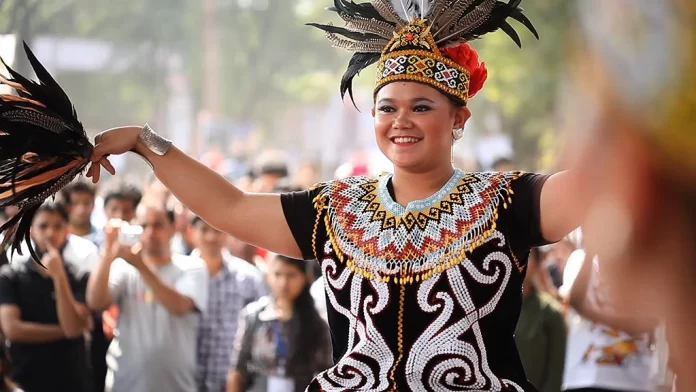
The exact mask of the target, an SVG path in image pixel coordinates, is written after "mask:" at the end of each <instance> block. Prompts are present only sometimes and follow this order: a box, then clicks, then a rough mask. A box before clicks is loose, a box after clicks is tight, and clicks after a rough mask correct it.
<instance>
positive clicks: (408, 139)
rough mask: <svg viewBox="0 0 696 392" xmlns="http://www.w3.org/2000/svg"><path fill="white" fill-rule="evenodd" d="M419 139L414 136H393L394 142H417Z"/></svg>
mask: <svg viewBox="0 0 696 392" xmlns="http://www.w3.org/2000/svg"><path fill="white" fill-rule="evenodd" d="M419 141H420V139H418V138H415V137H395V138H394V143H398V144H405V143H418V142H419Z"/></svg>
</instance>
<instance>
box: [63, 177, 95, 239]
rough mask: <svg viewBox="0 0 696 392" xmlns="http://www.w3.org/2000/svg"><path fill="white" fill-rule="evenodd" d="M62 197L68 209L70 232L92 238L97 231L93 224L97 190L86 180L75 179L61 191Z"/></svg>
mask: <svg viewBox="0 0 696 392" xmlns="http://www.w3.org/2000/svg"><path fill="white" fill-rule="evenodd" d="M60 194H61V197H62V199H63V202H64V203H65V207H66V208H67V209H68V223H69V224H70V232H71V233H72V234H75V235H77V236H80V237H84V238H87V239H90V240H91V237H93V236H94V235H95V234H96V233H97V232H98V230H97V228H96V227H94V225H92V211H94V200H95V198H96V196H97V190H96V189H95V188H94V186H93V185H90V184H89V183H86V182H84V181H74V182H71V183H70V184H68V185H67V186H66V187H65V188H63V190H62V191H61V193H60Z"/></svg>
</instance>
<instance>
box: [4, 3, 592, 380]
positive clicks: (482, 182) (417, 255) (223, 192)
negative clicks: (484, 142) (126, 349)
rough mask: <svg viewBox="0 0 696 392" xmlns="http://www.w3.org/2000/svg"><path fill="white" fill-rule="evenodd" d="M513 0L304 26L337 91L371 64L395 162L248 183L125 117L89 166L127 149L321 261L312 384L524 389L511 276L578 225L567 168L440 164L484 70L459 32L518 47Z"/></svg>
mask: <svg viewBox="0 0 696 392" xmlns="http://www.w3.org/2000/svg"><path fill="white" fill-rule="evenodd" d="M520 2H521V0H510V1H509V3H506V2H503V1H496V0H429V1H425V0H373V1H372V2H370V3H360V4H356V3H353V2H352V1H349V0H334V6H335V7H334V8H332V10H333V11H336V12H338V14H339V15H340V16H341V17H342V18H343V19H344V20H345V21H346V27H345V28H339V27H335V26H331V25H318V24H315V25H314V26H316V27H319V28H321V29H323V30H325V31H326V32H327V34H328V38H329V39H330V40H331V41H332V42H333V43H334V44H335V45H336V46H338V47H342V48H346V49H349V50H353V51H355V52H356V53H355V55H354V56H353V58H352V59H351V61H350V64H349V66H348V70H347V72H346V74H345V75H344V77H343V80H342V83H341V93H342V94H344V93H345V92H346V91H347V92H349V93H350V92H351V86H352V80H353V77H354V76H355V75H356V74H357V73H358V72H359V71H360V70H362V69H364V68H365V67H367V66H368V65H370V64H372V63H375V62H376V63H377V70H378V72H377V81H376V85H375V89H374V100H375V106H374V107H373V108H372V114H373V116H374V119H375V121H374V124H375V137H376V140H377V144H378V146H379V148H380V149H381V151H382V152H383V153H384V154H385V155H386V156H387V157H388V158H389V159H390V160H391V162H392V163H393V164H394V172H393V173H392V174H386V175H383V176H381V177H379V178H365V177H351V178H347V179H343V180H337V181H333V182H329V183H323V184H318V185H316V186H315V187H313V188H312V189H310V190H308V191H305V192H296V193H286V194H282V195H278V194H275V195H273V194H251V193H246V192H242V191H240V190H239V189H237V188H235V187H234V186H233V185H232V184H230V183H229V182H228V181H226V180H225V179H224V178H223V177H221V176H219V175H218V174H216V173H214V172H213V171H211V170H209V169H207V168H206V167H204V166H203V165H202V164H200V163H199V162H197V161H195V160H194V159H192V158H191V157H189V156H187V155H186V154H184V153H183V152H182V151H180V150H179V149H177V148H176V147H175V146H172V145H171V143H170V142H169V141H167V140H166V139H164V138H162V137H160V136H158V135H157V134H156V133H155V132H154V131H153V130H152V128H150V127H149V126H144V127H138V126H129V127H121V128H116V129H111V130H109V131H106V132H103V133H101V134H100V135H98V136H97V138H96V140H95V141H96V146H95V147H94V150H93V153H92V156H91V160H92V162H93V163H94V164H93V165H92V166H91V167H90V170H89V172H88V175H89V176H91V177H93V181H95V182H96V181H98V180H99V168H100V165H103V166H104V167H106V168H107V170H109V171H110V172H111V173H112V174H113V172H114V169H113V167H112V166H111V164H110V163H109V162H108V159H107V156H108V155H109V154H122V153H125V152H127V151H131V150H132V151H135V152H137V153H138V154H141V155H142V156H143V157H144V158H145V159H147V160H148V161H149V162H150V163H151V165H152V167H153V169H154V172H155V174H156V175H157V177H158V178H159V179H160V180H161V181H162V183H164V184H165V185H166V186H167V187H168V188H169V189H170V190H171V191H172V193H174V195H175V196H176V197H177V198H178V199H179V200H181V201H182V202H183V203H184V204H185V205H187V206H188V207H189V208H190V209H191V211H193V212H194V213H195V214H197V215H199V216H201V217H202V218H203V219H205V220H206V221H207V222H208V223H209V224H211V225H212V226H214V227H216V228H218V229H219V230H221V231H225V232H227V233H229V234H231V235H232V236H234V237H236V238H239V239H240V240H242V241H244V242H247V243H250V244H253V245H255V246H258V247H260V248H264V249H268V250H271V251H274V252H276V253H279V254H283V255H286V256H289V257H292V258H305V259H318V260H319V262H320V264H321V267H322V272H323V275H324V280H325V288H326V292H327V297H328V302H329V305H328V308H329V309H328V313H329V315H328V317H329V323H330V327H331V330H332V339H333V342H332V343H333V353H334V361H335V365H334V366H333V367H332V368H330V369H328V370H326V371H324V372H322V373H320V374H319V375H318V376H317V377H315V379H314V380H313V381H312V382H311V384H310V386H309V387H308V390H309V391H345V390H351V391H389V390H401V391H404V390H411V391H450V390H477V391H535V388H534V387H533V386H532V385H531V384H530V383H529V382H528V381H527V379H526V376H525V372H524V369H523V367H522V364H521V362H520V358H519V355H518V353H517V349H516V346H515V341H514V339H513V333H514V331H515V325H516V323H517V318H518V315H519V311H520V306H521V302H522V290H521V286H522V282H523V280H524V275H525V266H526V262H527V257H528V255H529V251H530V249H531V248H532V247H535V246H539V245H543V244H546V243H549V242H552V241H557V240H560V239H561V238H563V237H564V236H565V235H566V234H568V233H569V232H570V231H571V230H572V229H574V228H575V227H577V226H578V224H579V217H580V216H581V209H580V208H578V207H579V205H580V202H579V200H577V199H575V195H576V194H578V192H577V191H576V190H575V189H574V185H575V184H576V181H575V178H574V174H573V173H572V172H563V173H558V174H555V175H552V176H545V175H533V174H525V173H520V172H509V173H465V172H463V171H461V170H458V169H454V168H453V167H452V164H451V148H452V145H453V143H454V142H455V141H456V140H457V139H459V138H460V137H461V136H462V132H463V128H464V125H465V123H466V121H467V120H468V119H469V117H470V116H471V113H470V111H469V109H468V107H467V106H466V103H467V101H468V99H469V98H470V97H472V96H473V95H474V94H476V92H477V91H479V90H480V89H481V87H482V86H483V83H484V81H485V78H486V74H487V71H486V68H485V66H484V64H483V63H479V61H478V55H477V54H476V52H475V51H474V50H473V49H472V48H471V47H470V46H469V45H468V44H467V43H466V41H468V40H471V39H474V38H478V37H480V36H482V35H484V34H487V33H490V32H493V31H496V30H498V29H501V30H503V31H504V32H505V33H507V34H508V35H509V36H511V37H512V38H513V40H514V41H515V42H517V43H518V45H519V37H518V36H517V33H516V32H515V31H514V30H513V28H512V27H511V26H510V25H509V24H508V23H507V22H506V20H507V19H508V18H509V17H511V18H513V19H516V20H518V21H520V22H521V23H523V24H524V25H525V26H526V27H527V28H529V29H530V30H532V31H533V32H534V28H533V26H532V25H531V23H530V22H529V20H528V19H527V18H526V17H525V16H524V15H523V14H522V10H521V9H520V8H518V6H519V4H520ZM534 33H535V32H534ZM535 34H536V33H535ZM530 77H531V75H530ZM8 129H11V128H8ZM71 167H72V166H71ZM70 173H71V172H70Z"/></svg>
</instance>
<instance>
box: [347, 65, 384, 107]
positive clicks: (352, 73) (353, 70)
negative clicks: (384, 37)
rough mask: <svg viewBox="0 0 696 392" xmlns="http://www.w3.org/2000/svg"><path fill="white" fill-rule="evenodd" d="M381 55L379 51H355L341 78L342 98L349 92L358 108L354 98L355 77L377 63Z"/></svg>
mask: <svg viewBox="0 0 696 392" xmlns="http://www.w3.org/2000/svg"><path fill="white" fill-rule="evenodd" d="M379 57H380V54H379V53H355V54H353V56H352V57H351V58H350V61H349V62H348V68H347V69H346V72H345V73H344V74H343V77H342V78H341V87H340V91H341V99H343V98H345V95H346V92H347V93H348V95H349V96H350V101H351V102H352V103H353V106H355V108H356V109H358V105H356V104H355V100H354V99H353V79H354V78H355V77H356V76H357V75H359V74H360V71H362V70H363V69H365V68H367V67H369V66H370V65H372V64H374V63H376V62H377V60H379ZM358 110H360V109H358Z"/></svg>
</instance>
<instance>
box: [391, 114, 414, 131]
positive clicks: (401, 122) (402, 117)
mask: <svg viewBox="0 0 696 392" xmlns="http://www.w3.org/2000/svg"><path fill="white" fill-rule="evenodd" d="M411 125H412V123H411V119H410V117H409V115H408V114H407V113H403V112H401V113H399V114H398V115H397V116H396V118H395V119H394V123H393V124H392V128H395V129H403V128H410V127H411Z"/></svg>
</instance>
